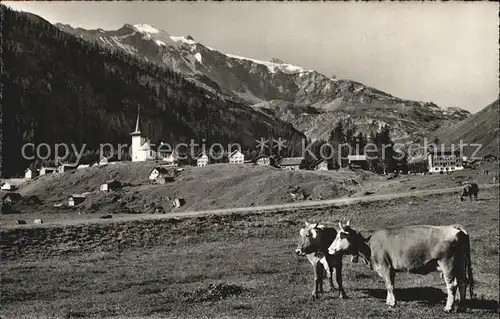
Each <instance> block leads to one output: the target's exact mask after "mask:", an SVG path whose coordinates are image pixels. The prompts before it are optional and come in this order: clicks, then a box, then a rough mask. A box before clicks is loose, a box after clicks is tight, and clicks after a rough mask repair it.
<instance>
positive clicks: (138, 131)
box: [130, 107, 141, 135]
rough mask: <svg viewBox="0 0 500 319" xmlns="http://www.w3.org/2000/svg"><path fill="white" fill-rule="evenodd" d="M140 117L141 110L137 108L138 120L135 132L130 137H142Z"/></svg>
mask: <svg viewBox="0 0 500 319" xmlns="http://www.w3.org/2000/svg"><path fill="white" fill-rule="evenodd" d="M139 116H140V108H139V107H138V108H137V120H136V122H135V131H134V132H132V133H130V135H141V129H140V127H139Z"/></svg>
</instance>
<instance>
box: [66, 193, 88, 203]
mask: <svg viewBox="0 0 500 319" xmlns="http://www.w3.org/2000/svg"><path fill="white" fill-rule="evenodd" d="M84 200H85V195H83V194H73V195H71V196H70V197H69V199H68V206H76V205H78V204H80V203H82V202H83V201H84Z"/></svg>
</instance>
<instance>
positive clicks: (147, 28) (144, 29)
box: [134, 24, 160, 33]
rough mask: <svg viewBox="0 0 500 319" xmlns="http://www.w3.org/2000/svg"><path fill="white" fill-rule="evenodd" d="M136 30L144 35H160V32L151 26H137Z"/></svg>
mask: <svg viewBox="0 0 500 319" xmlns="http://www.w3.org/2000/svg"><path fill="white" fill-rule="evenodd" d="M134 29H136V30H137V31H139V32H143V33H160V30H158V29H156V28H154V27H152V26H150V25H149V24H135V25H134Z"/></svg>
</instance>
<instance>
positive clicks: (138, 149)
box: [130, 110, 156, 162]
mask: <svg viewBox="0 0 500 319" xmlns="http://www.w3.org/2000/svg"><path fill="white" fill-rule="evenodd" d="M139 117H140V113H139V110H138V111H137V120H136V123H135V131H133V132H132V133H130V135H131V136H132V147H131V148H132V154H131V155H132V162H144V161H148V160H154V159H155V158H156V153H155V151H154V148H153V147H154V145H153V144H151V141H150V140H149V139H147V138H145V137H142V133H141V130H140V127H139V126H140V125H139V122H140V119H139Z"/></svg>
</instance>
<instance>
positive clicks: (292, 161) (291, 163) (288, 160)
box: [278, 157, 304, 171]
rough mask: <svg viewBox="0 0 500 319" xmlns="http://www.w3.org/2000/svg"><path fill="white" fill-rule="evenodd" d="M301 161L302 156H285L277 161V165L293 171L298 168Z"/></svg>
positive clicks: (302, 159)
mask: <svg viewBox="0 0 500 319" xmlns="http://www.w3.org/2000/svg"><path fill="white" fill-rule="evenodd" d="M303 161H304V158H303V157H285V158H282V159H281V160H280V161H279V162H278V167H279V168H281V169H284V170H288V171H295V170H299V169H300V165H302V162H303Z"/></svg>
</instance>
